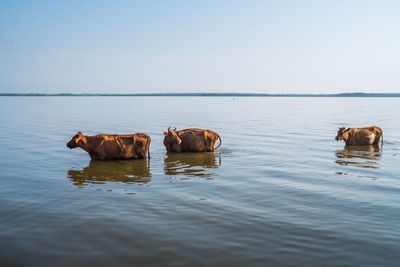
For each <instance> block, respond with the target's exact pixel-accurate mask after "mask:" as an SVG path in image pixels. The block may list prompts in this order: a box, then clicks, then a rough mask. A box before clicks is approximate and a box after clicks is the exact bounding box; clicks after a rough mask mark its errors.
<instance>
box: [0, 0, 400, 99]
mask: <svg viewBox="0 0 400 267" xmlns="http://www.w3.org/2000/svg"><path fill="white" fill-rule="evenodd" d="M354 91H363V92H397V93H398V92H400V1H397V0H393V1H386V0H376V1H366V0H360V1H355V0H354V1H352V0H342V1H340V0H335V1H322V0H315V1H306V0H304V1H302V0H296V1H284V0H276V1H250V0H249V1H247V0H246V1H245V0H243V1H233V0H232V1H218V0H212V1H203V0H198V1H183V0H182V1H167V0H165V1H162V0H160V1H148V0H146V1H144V0H143V1H117V0H110V1H84V0H79V1H71V0H69V1H52V0H51V1H39V0H36V1H32V0H31V1H22V0H18V1H16V0H10V1H6V0H1V1H0V92H48V93H58V92H71V93H79V92H88V93H95V92H98V93H103V92H108V93H140V92H143V93H157V92H260V93H339V92H354Z"/></svg>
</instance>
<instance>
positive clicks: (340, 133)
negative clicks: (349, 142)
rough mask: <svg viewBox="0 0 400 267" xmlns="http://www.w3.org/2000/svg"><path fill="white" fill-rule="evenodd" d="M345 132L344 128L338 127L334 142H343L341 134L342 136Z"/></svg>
mask: <svg viewBox="0 0 400 267" xmlns="http://www.w3.org/2000/svg"><path fill="white" fill-rule="evenodd" d="M347 130H348V129H347ZM347 130H346V128H344V127H340V128H339V130H338V132H337V135H336V137H335V140H336V141H338V140H343V134H344V133H345V132H346V131H347Z"/></svg>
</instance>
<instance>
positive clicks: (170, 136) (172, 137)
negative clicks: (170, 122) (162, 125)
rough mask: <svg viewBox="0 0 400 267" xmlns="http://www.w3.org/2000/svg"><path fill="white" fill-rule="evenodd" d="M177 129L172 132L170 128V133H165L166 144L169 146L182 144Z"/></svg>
mask: <svg viewBox="0 0 400 267" xmlns="http://www.w3.org/2000/svg"><path fill="white" fill-rule="evenodd" d="M175 131H176V128H175V129H173V130H171V126H169V128H168V132H164V136H165V137H164V143H165V142H167V143H169V144H178V145H179V144H180V143H182V140H181V139H180V138H179V136H178V135H177V134H176V132H175Z"/></svg>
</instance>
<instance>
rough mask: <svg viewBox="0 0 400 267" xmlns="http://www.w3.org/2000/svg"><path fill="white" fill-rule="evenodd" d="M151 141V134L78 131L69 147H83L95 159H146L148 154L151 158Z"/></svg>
mask: <svg viewBox="0 0 400 267" xmlns="http://www.w3.org/2000/svg"><path fill="white" fill-rule="evenodd" d="M150 142H151V139H150V136H148V135H147V134H142V133H137V134H129V135H108V134H98V135H93V136H87V135H83V134H82V133H81V132H78V133H77V134H76V135H75V136H74V137H72V139H71V140H70V141H69V142H68V143H67V147H69V148H70V149H72V148H75V147H81V148H82V149H83V150H85V151H86V152H87V153H89V156H90V158H91V159H95V160H111V159H144V158H146V156H148V157H149V158H150V151H149V146H150Z"/></svg>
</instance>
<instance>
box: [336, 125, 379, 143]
mask: <svg viewBox="0 0 400 267" xmlns="http://www.w3.org/2000/svg"><path fill="white" fill-rule="evenodd" d="M382 133H383V131H382V129H381V128H379V127H377V126H370V127H363V128H347V129H345V128H344V127H342V128H339V131H338V134H337V136H336V137H335V139H336V140H344V141H345V142H346V145H353V146H363V145H378V144H379V139H380V138H381V136H382ZM382 144H383V137H382Z"/></svg>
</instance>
